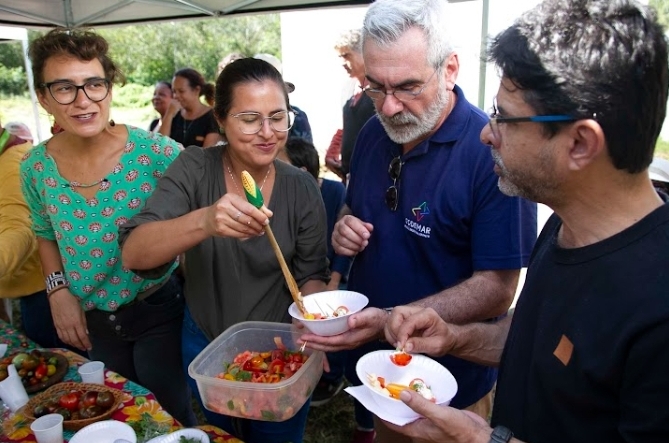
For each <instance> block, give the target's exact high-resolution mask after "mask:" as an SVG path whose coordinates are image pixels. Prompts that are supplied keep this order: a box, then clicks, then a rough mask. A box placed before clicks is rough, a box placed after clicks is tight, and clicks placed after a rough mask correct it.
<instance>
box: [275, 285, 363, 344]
mask: <svg viewBox="0 0 669 443" xmlns="http://www.w3.org/2000/svg"><path fill="white" fill-rule="evenodd" d="M368 302H369V300H368V299H367V297H365V296H364V295H362V294H360V293H358V292H353V291H326V292H317V293H315V294H311V295H307V296H306V297H304V307H305V308H306V310H307V312H310V313H325V314H331V313H332V311H334V310H335V309H337V308H338V307H339V306H346V307H347V308H348V314H346V315H340V316H339V317H333V318H326V319H323V320H307V319H306V318H304V317H303V316H302V313H301V312H300V310H299V309H298V308H297V306H296V305H295V303H294V302H293V303H292V304H291V305H290V307H289V308H288V313H289V314H290V315H291V317H293V318H294V319H295V320H297V321H299V322H300V323H302V324H303V325H304V327H305V328H307V329H308V330H309V331H311V332H312V333H314V334H316V335H320V336H322V337H330V336H332V335H337V334H341V333H343V332H346V331H348V317H349V316H350V315H351V314H355V313H356V312H359V311H361V310H362V308H364V307H365V306H367V303H368Z"/></svg>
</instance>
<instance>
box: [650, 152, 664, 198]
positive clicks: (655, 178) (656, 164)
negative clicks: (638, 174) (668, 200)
mask: <svg viewBox="0 0 669 443" xmlns="http://www.w3.org/2000/svg"><path fill="white" fill-rule="evenodd" d="M648 175H649V176H650V180H651V181H652V182H653V186H655V189H658V190H660V191H662V192H664V193H665V194H667V195H669V160H666V159H664V158H661V157H655V158H653V162H652V163H651V164H650V166H649V167H648Z"/></svg>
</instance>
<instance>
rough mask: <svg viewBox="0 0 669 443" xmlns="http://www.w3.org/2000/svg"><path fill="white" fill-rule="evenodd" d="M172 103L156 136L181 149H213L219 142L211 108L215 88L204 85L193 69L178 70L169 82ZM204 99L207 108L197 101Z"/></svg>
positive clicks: (200, 75)
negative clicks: (170, 82) (165, 138)
mask: <svg viewBox="0 0 669 443" xmlns="http://www.w3.org/2000/svg"><path fill="white" fill-rule="evenodd" d="M172 91H173V92H174V99H173V100H172V101H171V102H170V104H169V106H168V107H167V112H165V115H164V116H163V118H162V124H161V125H160V129H159V132H160V133H161V134H163V135H167V136H169V137H170V138H172V139H173V140H175V141H177V142H178V143H181V145H183V146H184V147H188V146H199V147H205V148H206V147H209V146H213V145H215V144H216V143H218V142H219V141H221V140H222V138H221V135H220V134H219V133H218V125H217V124H216V119H215V118H214V111H213V110H212V108H211V105H213V103H214V85H213V84H211V83H207V82H206V81H205V79H204V77H203V76H202V74H200V73H199V72H197V71H196V70H195V69H192V68H184V69H180V70H178V71H177V72H176V73H175V74H174V78H173V79H172ZM202 96H204V98H205V100H206V101H207V104H206V105H205V104H204V103H202V101H200V97H202Z"/></svg>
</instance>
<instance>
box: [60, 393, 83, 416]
mask: <svg viewBox="0 0 669 443" xmlns="http://www.w3.org/2000/svg"><path fill="white" fill-rule="evenodd" d="M58 405H59V406H61V407H63V408H65V409H67V410H69V411H74V410H76V409H77V408H78V407H79V396H77V394H76V393H75V392H70V393H69V394H64V395H62V396H61V397H60V398H59V399H58Z"/></svg>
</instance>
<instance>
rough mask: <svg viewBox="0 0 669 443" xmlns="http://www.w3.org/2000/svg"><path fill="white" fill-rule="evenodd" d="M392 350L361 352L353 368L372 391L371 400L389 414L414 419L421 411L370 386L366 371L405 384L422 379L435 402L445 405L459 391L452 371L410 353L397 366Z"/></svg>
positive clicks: (424, 357) (391, 381) (422, 356)
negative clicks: (392, 358)
mask: <svg viewBox="0 0 669 443" xmlns="http://www.w3.org/2000/svg"><path fill="white" fill-rule="evenodd" d="M394 352H395V351H374V352H370V353H369V354H365V355H363V356H362V357H361V358H360V360H358V363H357V364H356V365H355V372H356V374H357V375H358V378H359V379H360V380H361V381H362V383H363V385H364V386H365V387H367V388H368V389H369V390H370V391H372V392H373V395H372V400H374V402H376V404H377V405H378V406H379V407H380V408H382V409H383V410H385V411H388V413H390V414H391V415H394V416H395V417H400V418H407V419H416V418H418V417H420V414H418V413H417V412H415V411H414V410H413V409H411V408H410V407H408V406H407V405H405V404H404V402H402V400H397V399H394V398H392V397H390V396H388V395H387V394H384V393H383V392H379V391H377V390H376V389H374V388H373V387H372V385H371V384H370V382H369V381H368V379H367V374H375V375H376V376H377V377H383V378H385V379H386V382H387V383H398V384H401V385H408V384H409V382H410V381H411V380H413V379H414V378H421V379H423V381H425V384H427V385H428V386H429V387H430V389H431V390H432V393H433V394H434V397H435V398H436V403H437V404H438V405H448V404H449V403H450V402H451V400H452V399H453V397H455V394H456V393H457V392H458V383H457V382H456V381H455V378H454V377H453V374H451V372H450V371H449V370H448V369H446V368H445V367H443V366H442V365H440V364H439V363H437V362H436V361H434V360H432V359H431V358H429V357H426V356H424V355H420V354H412V355H411V356H412V359H411V362H409V364H408V365H406V366H397V365H396V364H394V363H393V362H391V361H390V356H391V354H393V353H394Z"/></svg>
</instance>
